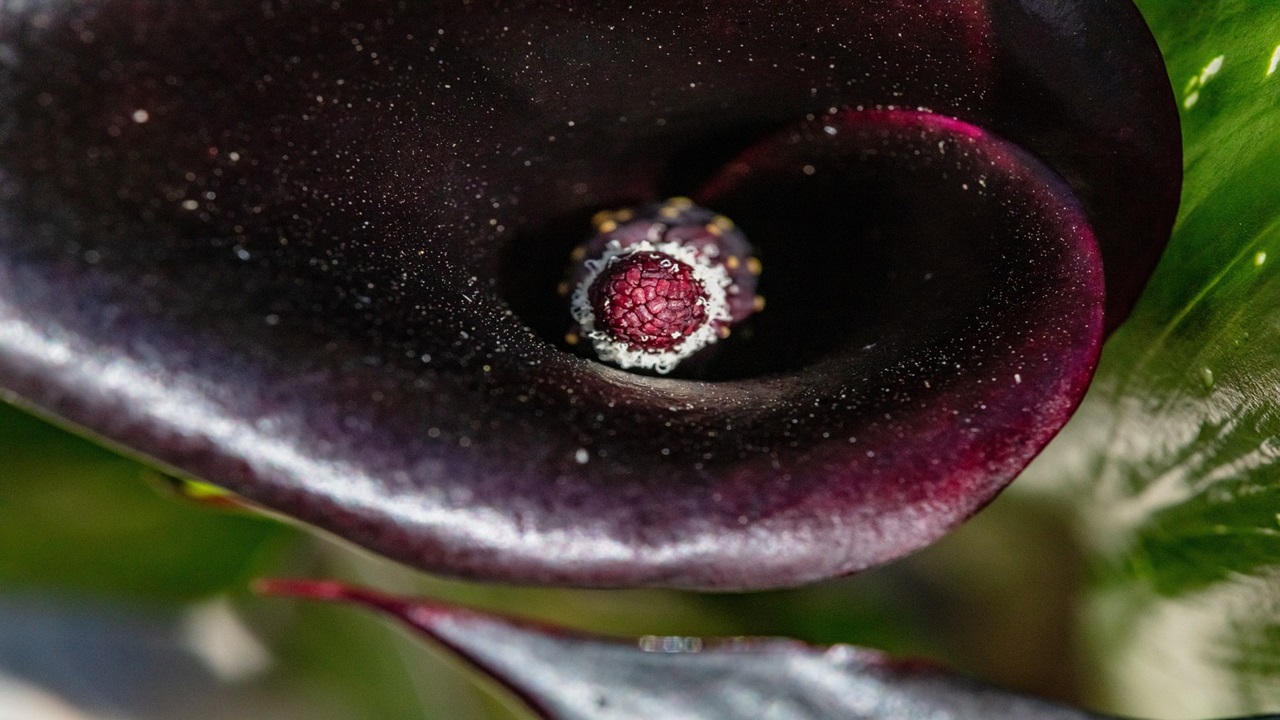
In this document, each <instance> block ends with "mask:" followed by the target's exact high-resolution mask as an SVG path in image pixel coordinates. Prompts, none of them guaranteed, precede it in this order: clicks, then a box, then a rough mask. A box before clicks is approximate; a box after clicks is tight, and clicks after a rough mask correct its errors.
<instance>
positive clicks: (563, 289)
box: [556, 280, 571, 297]
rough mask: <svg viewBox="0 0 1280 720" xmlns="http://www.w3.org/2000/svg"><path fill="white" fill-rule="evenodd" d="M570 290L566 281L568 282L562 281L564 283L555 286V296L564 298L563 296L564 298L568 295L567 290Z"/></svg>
mask: <svg viewBox="0 0 1280 720" xmlns="http://www.w3.org/2000/svg"><path fill="white" fill-rule="evenodd" d="M570 289H571V288H570V286H569V281H568V280H566V281H564V282H562V283H560V284H559V285H557V286H556V294H557V295H560V296H561V297H564V296H566V295H568V294H569V290H570Z"/></svg>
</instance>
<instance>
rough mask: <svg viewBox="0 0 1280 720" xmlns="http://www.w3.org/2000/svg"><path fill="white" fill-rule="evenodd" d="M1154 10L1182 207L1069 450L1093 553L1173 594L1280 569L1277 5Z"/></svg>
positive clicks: (1162, 6)
mask: <svg viewBox="0 0 1280 720" xmlns="http://www.w3.org/2000/svg"><path fill="white" fill-rule="evenodd" d="M1143 9H1144V10H1145V11H1146V13H1147V16H1148V18H1149V19H1150V21H1151V23H1152V25H1153V29H1154V30H1155V32H1156V34H1157V37H1158V39H1159V41H1160V42H1161V45H1162V48H1163V49H1164V51H1165V53H1166V56H1167V60H1168V66H1169V72H1170V76H1171V79H1172V81H1173V84H1174V87H1175V90H1176V91H1177V94H1178V101H1179V104H1180V106H1181V111H1182V117H1183V123H1184V128H1183V130H1184V137H1185V143H1186V186H1185V192H1184V200H1183V206H1182V211H1181V216H1180V219H1179V222H1178V226H1177V228H1176V230H1175V233H1174V237H1173V241H1172V243H1171V245H1170V248H1169V251H1168V253H1167V254H1166V256H1165V258H1164V259H1163V261H1162V264H1161V266H1160V269H1159V270H1158V271H1157V273H1156V275H1155V277H1154V278H1153V279H1152V282H1151V285H1150V286H1149V288H1148V291H1147V293H1146V295H1145V296H1144V297H1143V301H1142V302H1141V303H1140V305H1139V307H1138V309H1137V311H1136V312H1135V314H1134V316H1133V318H1132V319H1131V320H1130V322H1129V323H1128V324H1127V325H1126V326H1125V327H1124V328H1122V330H1121V331H1120V332H1119V333H1118V334H1117V335H1116V336H1115V337H1114V338H1113V339H1112V341H1111V342H1110V343H1109V344H1108V346H1107V349H1106V352H1105V354H1104V358H1103V363H1102V368H1101V369H1100V372H1099V375H1098V379H1097V381H1096V382H1095V386H1094V388H1093V390H1092V392H1091V394H1090V397H1089V398H1088V399H1087V401H1086V403H1085V406H1084V408H1083V409H1082V413H1081V419H1080V422H1077V423H1075V425H1076V426H1077V427H1075V428H1073V431H1072V433H1070V435H1074V436H1075V439H1076V441H1077V442H1076V445H1077V446H1078V447H1077V448H1075V451H1077V452H1079V451H1081V448H1083V451H1084V452H1086V453H1089V457H1088V458H1087V460H1086V461H1084V462H1080V461H1079V459H1077V461H1076V465H1075V466H1074V467H1075V468H1076V472H1077V473H1079V474H1082V475H1084V479H1085V480H1087V481H1088V482H1090V483H1092V484H1093V486H1094V487H1093V489H1094V491H1095V493H1096V495H1097V497H1098V498H1099V500H1100V502H1099V503H1098V507H1096V508H1094V509H1093V510H1092V511H1091V512H1090V516H1091V522H1092V523H1093V524H1094V525H1096V527H1097V531H1098V532H1097V535H1096V539H1097V540H1098V542H1099V544H1100V545H1101V546H1102V547H1103V549H1104V550H1107V551H1109V552H1110V553H1111V554H1112V555H1118V556H1123V558H1124V561H1125V562H1126V563H1127V564H1128V565H1129V567H1130V569H1132V570H1133V571H1135V572H1136V573H1138V574H1139V575H1140V576H1142V577H1144V578H1146V579H1147V580H1149V581H1150V582H1151V583H1152V585H1153V586H1154V587H1155V588H1156V590H1157V591H1158V592H1160V593H1162V594H1165V595H1176V594H1180V593H1186V592H1190V591H1194V590H1196V589H1199V588H1202V587H1204V586H1206V585H1208V584H1211V583H1213V582H1215V581H1218V580H1221V579H1222V578H1224V577H1227V576H1229V575H1231V574H1233V573H1252V572H1255V571H1258V570H1260V569H1261V568H1263V567H1267V566H1273V565H1277V564H1280V524H1278V522H1277V512H1278V511H1280V466H1278V465H1277V459H1280V402H1278V401H1280V172H1278V169H1280V122H1278V119H1277V115H1276V108H1277V101H1280V70H1277V68H1276V64H1277V61H1278V60H1280V46H1278V45H1277V43H1280V5H1275V4H1271V3H1255V2H1251V1H1249V0H1215V1H1214V2H1195V3H1192V2H1174V1H1173V0H1148V1H1147V2H1145V3H1143ZM1082 426H1084V427H1082ZM1070 435H1069V436H1070ZM1063 445H1069V443H1063ZM1061 454H1062V452H1059V453H1058V455H1061ZM1059 459H1061V458H1059Z"/></svg>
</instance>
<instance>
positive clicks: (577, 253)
mask: <svg viewBox="0 0 1280 720" xmlns="http://www.w3.org/2000/svg"><path fill="white" fill-rule="evenodd" d="M586 256H587V246H586V245H579V246H578V247H576V248H574V249H573V252H572V253H570V254H569V259H570V260H572V261H574V262H582V260H583V258H585V257H586Z"/></svg>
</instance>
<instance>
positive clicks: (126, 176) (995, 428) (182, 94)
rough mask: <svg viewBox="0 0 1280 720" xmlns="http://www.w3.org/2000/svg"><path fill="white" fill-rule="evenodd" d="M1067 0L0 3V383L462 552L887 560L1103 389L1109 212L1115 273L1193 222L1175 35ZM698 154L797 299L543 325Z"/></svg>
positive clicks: (425, 553) (423, 547) (985, 489)
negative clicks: (683, 317) (627, 367)
mask: <svg viewBox="0 0 1280 720" xmlns="http://www.w3.org/2000/svg"><path fill="white" fill-rule="evenodd" d="M1059 5H1061V4H1060V3H1059V4H1057V5H1055V9H1054V10H1053V12H1041V11H1039V10H1037V9H1036V8H1037V6H1036V5H1035V4H1034V3H1026V4H1025V5H1015V4H1007V3H1001V4H999V5H997V6H995V7H991V8H988V7H987V5H986V4H985V3H982V2H978V1H977V0H973V1H971V2H945V3H944V2H931V3H908V2H902V1H888V0H886V1H882V2H863V3H857V4H854V5H850V6H847V7H845V6H841V7H840V8H839V12H833V11H832V7H831V5H830V4H820V3H811V4H804V5H800V6H794V7H793V6H785V7H784V6H782V5H781V4H779V5H774V4H768V3H757V2H743V3H738V4H724V5H718V6H717V7H716V8H715V9H697V10H693V9H684V10H682V12H679V13H676V12H665V11H663V10H661V9H660V8H655V7H653V6H652V5H651V4H645V5H642V6H640V8H639V9H636V8H634V7H630V6H627V5H626V4H622V3H612V4H611V3H605V4H592V5H590V6H583V7H573V8H572V9H571V10H572V11H570V8H567V7H560V6H558V5H556V4H553V3H545V4H528V5H519V6H517V5H512V6H509V7H507V8H505V9H500V10H496V11H495V10H492V9H485V10H480V9H476V8H462V9H455V10H449V11H442V10H439V9H433V8H428V7H425V6H422V5H419V4H412V3H411V4H408V5H406V6H404V7H399V6H386V5H381V4H379V5H363V4H360V5H357V4H351V5H342V4H336V5H334V6H332V7H331V6H329V5H325V6H308V7H306V8H298V7H293V6H284V5H282V6H280V7H275V6H273V5H271V4H264V3H260V2H257V1H256V0H255V1H254V2H247V1H245V2H240V1H229V0H220V1H219V2H216V3H215V2H195V3H184V4H182V5H181V6H180V7H179V6H176V5H173V4H172V3H167V2H142V1H134V2H98V3H88V4H80V3H63V2H48V3H37V4H32V5H27V6H23V7H22V8H17V7H15V8H10V9H8V10H5V11H4V16H3V17H0V21H2V22H3V24H2V25H0V27H3V31H2V32H3V34H4V38H3V39H4V41H5V47H6V48H8V50H7V53H8V54H7V55H6V56H5V61H6V65H5V66H4V68H3V70H0V72H3V88H4V94H5V103H4V106H3V107H4V110H3V119H2V122H0V127H2V128H3V129H4V136H3V140H2V142H0V172H2V173H3V175H2V176H0V179H2V180H3V185H2V188H0V189H2V190H3V196H2V204H0V387H3V388H5V389H6V390H7V391H8V392H10V393H13V394H14V395H15V396H16V397H17V398H18V399H20V400H21V401H22V402H25V403H27V404H29V405H31V406H33V407H37V408H39V409H42V410H44V411H46V412H49V413H52V414H54V415H57V416H59V417H62V418H65V419H67V420H70V421H72V422H75V423H78V424H80V425H82V426H84V427H86V428H88V429H90V430H91V431H93V432H94V433H96V434H98V435H100V436H101V437H104V438H106V439H108V440H109V441H112V442H115V443H119V444H121V445H124V446H126V447H129V448H133V449H135V450H137V451H140V452H142V453H145V454H146V455H148V456H150V457H152V458H154V459H157V460H159V461H161V462H163V463H165V464H168V465H171V466H173V467H175V468H178V469H180V470H183V471H186V472H190V473H194V474H196V475H198V476H201V477H203V478H206V479H209V480H211V481H214V482H217V483H219V484H221V485H224V486H226V487H228V488H230V489H233V490H235V491H237V492H239V493H242V494H243V495H245V496H246V497H248V498H250V499H252V500H254V501H256V502H259V503H262V504H264V505H267V506H269V507H272V508H275V509H277V510H280V511H283V512H286V513H288V514H290V515H294V516H296V517H299V518H301V519H303V520H306V521H308V522H312V523H314V524H316V525H319V526H321V527H323V528H326V529H328V530H331V531H333V532H336V533H338V534H339V535H342V536H344V537H346V538H349V539H351V540H354V541H356V542H358V543H361V544H363V545H365V546H367V547H370V548H373V549H375V550H378V551H379V552H382V553H384V554H387V555H390V556H392V557H395V558H398V559H401V560H404V561H406V562H409V563H412V564H415V565H417V566H419V567H422V568H426V569H430V570H435V571H440V572H447V573H452V574H458V575H465V576H472V577H485V578H497V579H506V580H514V581H524V582H562V583H574V584H584V585H632V584H667V585H681V586H690V587H720V588H738V587H761V586H773V585H783V584H790V583H797V582H802V581H805V580H811V579H815V578H820V577H825V576H828V575H832V574H837V573H842V572H849V571H852V570H856V569H859V568H862V567H865V566H867V565H869V564H872V563H876V562H881V561H884V560H887V559H889V558H892V557H896V556H898V555H901V554H903V553H905V552H908V551H910V550H912V549H915V548H917V547H919V546H921V545H923V544H925V543H927V542H929V541H930V540H932V539H933V538H935V537H937V536H938V535H940V534H941V533H943V532H945V531H946V530H947V529H948V528H950V527H952V526H953V525H954V524H955V523H957V522H959V521H961V520H962V519H964V518H965V517H967V516H968V515H969V514H971V513H972V512H974V511H975V510H976V509H977V508H979V507H981V505H982V504H984V503H985V502H987V501H988V500H989V499H990V498H991V497H992V496H993V495H994V493H995V492H997V491H998V490H999V488H1001V487H1003V485H1004V484H1005V483H1007V482H1008V481H1009V480H1010V479H1011V478H1012V477H1013V475H1014V474H1015V473H1016V472H1017V471H1018V470H1019V469H1020V468H1021V467H1022V466H1023V465H1024V464H1025V463H1026V462H1027V461H1028V460H1029V459H1030V458H1031V457H1032V456H1033V455H1034V453H1035V452H1036V451H1037V450H1038V449H1039V448H1040V447H1041V446H1042V445H1043V444H1044V443H1045V442H1047V440H1048V439H1049V437H1050V436H1051V435H1052V434H1053V432H1055V431H1056V429H1057V428H1058V427H1059V426H1060V425H1061V423H1062V422H1064V421H1065V419H1066V417H1067V416H1068V414H1069V413H1070V411H1071V409H1072V408H1073V407H1074V405H1075V403H1076V401H1077V400H1078V398H1079V396H1080V394H1081V393H1082V392H1083V390H1084V387H1085V385H1086V383H1087V380H1088V377H1089V373H1090V372H1091V368H1092V364H1093V361H1094V359H1095V356H1096V352H1097V346H1098V342H1099V336H1100V333H1101V329H1102V323H1103V316H1102V305H1101V304H1102V302H1103V300H1102V296H1101V287H1102V277H1101V272H1102V271H1101V265H1100V263H1099V259H1098V257H1097V253H1096V248H1095V241H1094V234H1093V231H1092V230H1091V229H1090V222H1089V221H1092V223H1093V225H1094V226H1096V227H1097V228H1098V230H1099V242H1100V244H1101V246H1102V250H1103V253H1104V257H1105V258H1106V261H1107V266H1106V267H1107V273H1108V276H1107V279H1108V281H1112V282H1113V284H1114V285H1115V286H1116V287H1119V288H1121V290H1119V294H1118V295H1116V297H1124V296H1125V293H1129V294H1130V295H1131V294H1132V291H1133V290H1134V289H1136V287H1137V286H1138V284H1139V283H1138V282H1135V281H1134V279H1135V278H1140V277H1141V273H1139V272H1132V271H1133V270H1134V269H1135V267H1136V268H1137V269H1138V270H1141V269H1144V268H1145V266H1144V265H1143V263H1146V262H1147V260H1144V259H1143V258H1148V259H1149V258H1153V257H1154V253H1155V252H1157V251H1158V248H1159V247H1160V245H1161V244H1162V243H1163V240H1164V234H1163V233H1164V231H1166V230H1167V226H1168V223H1169V221H1170V218H1171V213H1172V205H1171V204H1169V197H1168V196H1169V194H1170V190H1171V188H1172V189H1173V190H1174V191H1176V187H1177V173H1176V170H1175V171H1170V170H1169V167H1168V165H1169V164H1170V160H1169V158H1171V157H1174V158H1176V154H1177V145H1176V140H1177V137H1176V125H1174V124H1173V123H1174V122H1175V120H1173V119H1171V118H1172V114H1171V112H1170V114H1169V115H1168V116H1166V114H1165V109H1166V108H1165V107H1164V105H1166V104H1167V103H1164V100H1165V99H1166V98H1165V96H1166V95H1167V94H1168V90H1167V87H1165V86H1164V84H1163V83H1164V80H1163V76H1162V74H1161V73H1162V70H1161V69H1160V68H1161V66H1160V64H1159V57H1158V55H1156V54H1155V50H1154V46H1153V45H1152V44H1151V43H1150V41H1149V38H1147V36H1146V31H1145V29H1144V28H1143V27H1142V26H1141V24H1140V21H1139V18H1138V17H1137V15H1136V13H1135V12H1134V11H1133V10H1132V8H1130V7H1129V6H1128V5H1127V4H1125V3H1110V4H1105V7H1103V5H1104V4H1101V3H1082V4H1081V6H1079V7H1076V6H1074V5H1072V6H1070V7H1066V8H1063V7H1059ZM460 7H462V6H460ZM1032 48H1040V49H1043V50H1044V52H1045V53H1047V55H1048V57H1049V59H1050V60H1053V61H1055V62H1048V61H1041V60H1040V59H1039V57H1040V56H1039V55H1036V54H1035V53H1033V52H1031V49H1032ZM1099 59H1101V60H1103V61H1105V62H1103V66H1104V67H1103V69H1099V67H1100V66H1098V65H1095V64H1094V63H1095V62H1096V61H1098V60H1099ZM1099 88H1101V90H1099ZM1148 101H1149V102H1148ZM891 104H892V105H900V106H905V107H917V106H923V107H927V108H930V109H931V110H933V111H936V112H937V113H939V114H928V113H922V112H915V111H912V112H907V111H902V110H891V109H882V110H865V111H862V112H859V111H858V110H857V108H858V106H865V107H866V108H872V107H878V106H882V105H891ZM832 108H834V109H835V114H834V115H832V116H830V117H826V116H827V114H828V112H829V110H831V109H832ZM806 115H810V116H812V119H811V120H807V121H806V120H805V117H806ZM948 116H954V117H957V118H960V119H951V118H950V117H948ZM973 123H979V124H981V125H985V126H986V127H987V128H989V129H988V130H983V129H979V127H978V126H976V125H975V124H973ZM828 127H830V128H834V129H835V130H836V133H835V134H834V135H832V134H830V132H829V131H828V130H827V128H828ZM991 131H998V132H1001V133H1004V134H1005V135H1007V136H1008V137H1009V138H1012V139H1013V140H1014V141H1016V143H1018V144H1021V145H1022V146H1023V147H1024V148H1026V149H1025V150H1024V149H1019V147H1017V145H1015V144H1013V143H1011V142H1009V141H1006V140H1002V139H1000V138H999V137H997V136H996V135H995V134H993V133H992V132H991ZM1171 131H1172V135H1171V134H1170V133H1171ZM1033 155H1038V156H1039V157H1041V158H1043V159H1047V160H1048V161H1049V162H1050V163H1051V165H1052V166H1053V167H1054V170H1051V169H1049V167H1047V166H1045V165H1043V164H1041V162H1040V161H1038V160H1037V159H1036V158H1035V157H1033ZM735 158H736V159H735ZM726 162H728V163H729V165H728V166H726V167H722V166H724V165H725V163H726ZM806 166H810V167H811V169H812V171H813V172H812V173H811V174H808V173H806V172H805V168H806ZM1055 170H1056V172H1055ZM1058 173H1061V174H1062V176H1064V177H1065V178H1066V180H1067V183H1069V185H1068V184H1064V183H1063V181H1062V180H1061V179H1060V178H1059V175H1058ZM708 182H709V183H710V185H707V187H706V190H705V192H704V195H707V196H708V197H716V198H718V199H719V200H720V201H721V202H723V203H724V205H725V206H726V207H725V208H717V209H718V210H729V209H734V210H736V211H737V212H736V213H735V214H736V216H737V217H736V219H737V220H738V222H739V223H740V224H741V225H742V226H743V227H744V229H746V230H747V232H748V234H749V235H750V236H752V239H753V241H754V242H756V243H757V245H758V247H759V248H760V249H761V252H762V254H763V257H764V258H765V261H766V264H767V268H766V276H765V277H764V278H762V289H763V291H764V292H765V294H766V295H768V296H769V301H770V306H769V309H768V310H767V311H766V312H764V313H762V314H760V316H759V318H758V322H757V323H756V325H755V326H754V328H753V329H751V330H750V332H745V333H742V337H741V338H740V339H738V340H737V341H736V342H734V343H728V344H726V345H727V347H726V348H725V350H724V352H722V353H721V355H720V356H718V357H717V359H716V360H715V362H714V363H713V365H712V366H711V367H710V368H708V369H707V370H706V377H707V378H710V379H717V378H719V379H721V380H722V382H698V381H693V380H689V379H685V380H672V379H661V380H660V379H654V378H649V377H645V376H640V375H635V374H630V373H625V372H620V371H616V370H613V369H610V368H608V367H604V366H602V365H599V364H598V363H594V362H590V361H587V360H583V359H580V358H577V357H575V356H573V355H571V354H569V353H567V352H564V351H563V350H562V349H561V348H558V347H557V346H556V345H555V340H554V339H555V338H557V337H558V336H559V334H560V333H562V332H563V331H564V329H565V324H564V323H567V315H561V314H558V313H557V311H556V305H555V300H554V292H553V289H554V286H555V283H556V281H557V280H558V279H559V277H560V275H561V274H562V273H563V270H564V262H565V256H566V254H567V250H568V248H569V247H571V246H572V245H573V244H574V243H576V242H578V241H580V240H582V239H583V238H584V236H585V234H586V233H587V232H588V230H589V227H588V225H587V224H586V218H587V217H589V216H590V214H591V213H592V212H593V211H595V210H597V209H600V208H601V207H605V206H612V205H616V204H619V203H623V202H626V201H629V200H641V201H642V200H650V199H655V198H657V197H659V196H661V195H663V194H666V193H681V192H683V193H692V192H694V191H695V190H697V189H698V188H699V187H702V186H704V185H706V184H707V183H708ZM1076 193H1078V195H1077V194H1076ZM1077 197H1078V198H1079V199H1078V200H1077ZM819 200H820V201H821V202H819ZM1082 207H1083V210H1082V209H1081V208H1082ZM1086 215H1087V216H1088V218H1089V221H1087V220H1086ZM1127 257H1133V258H1138V260H1135V261H1133V262H1134V263H1136V265H1134V266H1132V267H1131V266H1130V265H1132V264H1133V263H1130V265H1126V264H1125V263H1127V262H1129V261H1128V260H1126V259H1125V258H1127ZM1116 258H1119V259H1118V260H1117V259H1116ZM1116 263H1118V264H1116ZM1139 266H1140V267H1139ZM1114 268H1120V269H1119V270H1114V272H1113V269H1114ZM1115 273H1119V274H1118V275H1116V277H1114V278H1113V277H1112V276H1113V274H1115ZM1124 288H1128V289H1127V290H1126V289H1124ZM544 295H545V296H547V297H551V298H552V300H550V301H546V300H545V299H544ZM1125 302H1127V301H1125ZM1122 310H1123V308H1121V311H1122ZM1118 316H1119V312H1113V313H1111V315H1110V316H1109V317H1110V319H1111V320H1112V321H1114V319H1115V318H1116V317H1118ZM729 379H732V381H729Z"/></svg>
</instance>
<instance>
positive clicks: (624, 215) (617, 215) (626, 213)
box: [613, 210, 636, 223]
mask: <svg viewBox="0 0 1280 720" xmlns="http://www.w3.org/2000/svg"><path fill="white" fill-rule="evenodd" d="M635 216H636V213H635V211H634V210H616V211H614V213H613V219H614V220H616V221H618V222H620V223H624V222H626V221H628V220H630V219H631V218H633V217H635Z"/></svg>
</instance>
